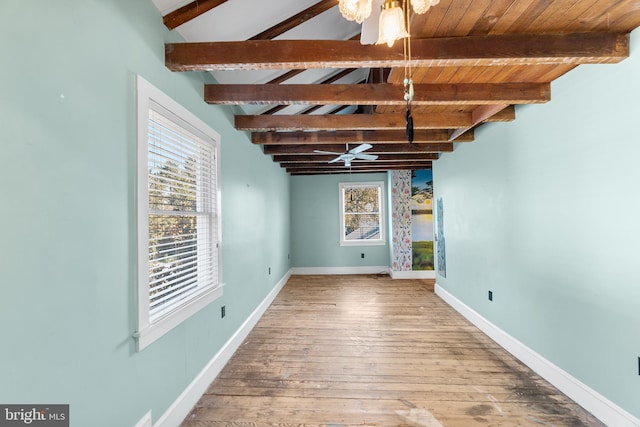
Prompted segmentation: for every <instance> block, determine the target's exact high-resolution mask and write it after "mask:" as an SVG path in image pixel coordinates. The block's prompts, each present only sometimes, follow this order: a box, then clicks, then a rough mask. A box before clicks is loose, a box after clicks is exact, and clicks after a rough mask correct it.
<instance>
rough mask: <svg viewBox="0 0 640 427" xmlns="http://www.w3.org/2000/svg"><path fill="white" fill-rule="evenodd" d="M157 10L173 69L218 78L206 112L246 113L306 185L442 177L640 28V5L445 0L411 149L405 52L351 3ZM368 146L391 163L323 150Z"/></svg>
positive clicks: (240, 3)
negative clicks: (363, 36)
mask: <svg viewBox="0 0 640 427" xmlns="http://www.w3.org/2000/svg"><path fill="white" fill-rule="evenodd" d="M187 1H188V0H187ZM154 2H155V4H156V6H157V7H158V9H159V10H160V11H161V12H162V13H163V15H164V18H163V20H164V23H165V25H166V26H167V27H168V28H169V29H171V30H173V29H176V31H178V32H179V33H180V34H181V35H182V37H183V38H184V39H185V42H180V43H168V44H166V45H165V63H166V66H167V67H168V68H169V69H170V70H172V71H175V72H185V71H199V72H209V73H211V74H212V75H213V77H214V79H215V80H216V81H217V83H214V84H207V85H205V88H204V94H203V96H204V99H205V101H206V102H207V103H210V104H223V105H237V106H239V107H236V108H235V110H234V111H236V112H237V113H238V114H236V116H235V126H236V128H237V129H239V130H245V131H248V132H251V141H252V142H253V143H254V144H260V145H261V146H262V147H263V151H264V153H265V155H269V156H272V157H273V160H274V161H275V162H278V163H280V165H281V166H282V167H283V168H286V170H287V171H288V172H289V173H291V174H294V175H304V174H325V173H359V172H377V171H386V170H392V169H428V168H430V167H431V165H432V162H433V161H435V160H437V159H438V157H439V156H440V155H441V153H446V152H451V151H453V150H455V147H456V146H457V144H459V143H464V144H466V143H472V142H473V139H474V130H475V129H476V128H477V127H479V126H487V125H489V126H500V124H499V123H498V122H506V121H512V120H515V118H516V117H515V116H516V109H515V108H514V106H515V105H520V104H536V103H545V102H549V101H550V100H551V86H550V83H551V82H552V81H553V80H555V79H556V78H558V77H560V76H562V75H563V74H565V73H567V72H569V71H571V70H572V69H574V68H575V67H576V66H578V65H580V64H609V63H617V62H619V61H621V60H623V59H625V58H626V57H627V56H628V54H629V36H628V33H629V32H630V31H631V30H633V29H635V28H636V27H637V26H639V25H640V1H639V0H618V1H616V0H608V1H602V0H554V1H549V0H441V1H440V3H439V4H438V5H436V6H435V7H432V8H431V9H429V11H428V12H427V13H426V14H424V15H414V16H413V17H412V20H411V34H412V42H411V50H412V59H413V61H412V66H413V75H412V77H413V81H414V82H415V98H414V101H413V102H412V114H413V120H414V127H415V131H414V140H413V142H412V143H409V142H408V141H407V136H406V132H405V125H406V121H405V114H406V103H405V101H404V100H403V84H402V82H403V80H404V78H405V61H404V59H403V58H404V57H403V46H402V45H403V44H402V43H401V42H397V43H396V44H395V45H394V46H393V47H391V48H389V47H387V46H386V45H380V46H376V45H362V44H361V43H360V30H361V28H360V26H359V25H357V24H355V23H353V22H349V21H347V20H345V19H344V18H342V17H341V16H340V14H339V12H338V7H337V5H338V0H320V1H318V0H306V1H302V0H273V1H271V2H253V3H252V2H251V0H198V1H194V2H188V3H186V4H185V2H184V0H182V1H181V0H154ZM248 10H251V11H252V12H251V14H250V15H248V14H247V11H248ZM365 25H366V21H365ZM488 123H492V124H488ZM365 142H366V143H370V144H372V145H373V148H371V149H370V150H368V151H367V154H376V155H378V156H379V157H378V159H377V160H375V161H358V160H354V161H353V162H352V163H351V166H350V167H346V166H345V165H344V164H343V163H342V162H336V163H328V162H329V161H330V160H332V159H333V158H335V157H336V156H332V155H325V154H317V153H314V150H323V151H331V152H337V153H342V152H345V151H346V149H347V147H349V148H353V147H355V146H356V145H357V144H361V143H365Z"/></svg>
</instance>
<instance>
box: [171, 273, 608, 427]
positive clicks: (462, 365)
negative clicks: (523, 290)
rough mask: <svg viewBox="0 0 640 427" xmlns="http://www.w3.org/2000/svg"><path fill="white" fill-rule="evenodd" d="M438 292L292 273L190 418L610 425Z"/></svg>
mask: <svg viewBox="0 0 640 427" xmlns="http://www.w3.org/2000/svg"><path fill="white" fill-rule="evenodd" d="M602 425H603V424H601V423H600V422H598V421H597V420H596V419H595V418H594V417H592V416H591V415H590V414H589V413H587V412H586V411H585V410H583V409H582V408H580V407H579V406H578V405H576V404H575V403H573V402H572V401H570V400H569V399H568V398H567V397H566V396H564V395H563V394H562V393H560V392H559V391H558V390H556V389H555V388H554V387H552V386H551V385H549V384H548V383H547V382H545V381H544V380H542V379H541V378H540V377H539V376H537V375H536V374H534V373H533V372H532V371H531V370H529V369H528V368H527V367H526V366H524V365H522V364H521V363H520V362H518V361H517V360H515V359H514V358H513V357H512V356H510V355H509V354H508V353H507V352H506V351H504V350H503V349H501V348H500V347H498V346H497V345H496V344H495V343H494V342H493V341H491V340H490V339H489V338H488V337H486V336H485V335H484V334H482V333H481V332H480V331H479V330H478V329H476V328H475V327H474V326H472V325H471V324H470V323H469V322H468V321H467V320H466V319H464V318H463V317H462V316H460V315H459V314H457V313H456V312H455V311H454V310H453V309H451V308H450V307H449V306H448V305H447V304H445V303H444V302H443V301H441V300H440V299H439V298H438V297H437V296H436V295H435V294H434V293H433V281H431V280H391V279H390V278H389V277H388V276H376V275H368V276H293V277H291V279H290V280H289V282H288V283H287V284H286V285H285V287H284V288H283V290H282V291H281V292H280V294H279V295H278V297H277V298H276V300H275V301H274V303H273V304H272V305H271V307H269V309H268V310H267V312H266V313H265V315H264V316H263V318H262V319H261V320H260V321H259V323H258V324H257V325H256V327H255V328H254V330H253V331H252V332H251V333H250V335H249V336H248V338H247V340H246V341H245V342H244V343H243V344H242V346H241V347H240V348H239V349H238V351H237V352H236V354H235V355H234V356H233V358H232V359H231V361H230V362H229V363H228V364H227V366H226V367H225V368H224V369H223V371H222V372H221V373H220V375H219V376H218V378H217V379H216V380H215V381H214V382H213V384H212V385H211V386H210V387H209V389H208V391H207V392H206V393H205V395H204V396H203V397H202V398H201V399H200V401H199V402H198V404H197V405H196V407H195V408H194V409H193V411H192V412H191V414H190V415H189V416H188V417H187V420H185V422H184V423H183V424H182V426H183V427H214V426H215V427H217V426H327V427H339V426H426V427H452V426H460V427H469V426H602Z"/></svg>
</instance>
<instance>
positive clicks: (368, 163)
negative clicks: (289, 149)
mask: <svg viewBox="0 0 640 427" xmlns="http://www.w3.org/2000/svg"><path fill="white" fill-rule="evenodd" d="M433 156H434V158H433V159H432V160H416V161H413V162H404V163H402V164H398V163H393V162H384V161H383V162H381V161H378V160H352V161H351V166H352V167H354V168H358V167H360V168H361V167H377V168H388V167H403V166H404V167H405V169H408V168H407V167H406V166H409V165H410V166H431V163H432V161H433V160H437V159H438V155H437V154H434V155H433ZM281 166H282V167H285V168H287V169H330V168H343V167H345V166H344V163H342V162H336V163H327V162H323V163H286V164H281Z"/></svg>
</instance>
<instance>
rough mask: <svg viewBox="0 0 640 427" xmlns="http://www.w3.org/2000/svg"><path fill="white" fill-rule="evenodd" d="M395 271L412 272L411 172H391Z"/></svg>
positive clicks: (393, 265) (393, 266)
mask: <svg viewBox="0 0 640 427" xmlns="http://www.w3.org/2000/svg"><path fill="white" fill-rule="evenodd" d="M391 206H392V208H391V209H392V210H391V236H392V239H393V260H392V261H393V263H392V269H393V271H411V264H412V255H411V253H412V245H411V171H409V170H407V171H391Z"/></svg>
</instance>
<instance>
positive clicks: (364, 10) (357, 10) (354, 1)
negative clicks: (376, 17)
mask: <svg viewBox="0 0 640 427" xmlns="http://www.w3.org/2000/svg"><path fill="white" fill-rule="evenodd" d="M372 3H373V0H340V2H339V3H338V6H339V8H340V13H341V14H342V16H343V17H344V18H345V19H346V20H348V21H356V22H357V23H358V24H362V21H364V20H365V19H367V18H368V17H369V15H371V7H372V6H371V5H372Z"/></svg>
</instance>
